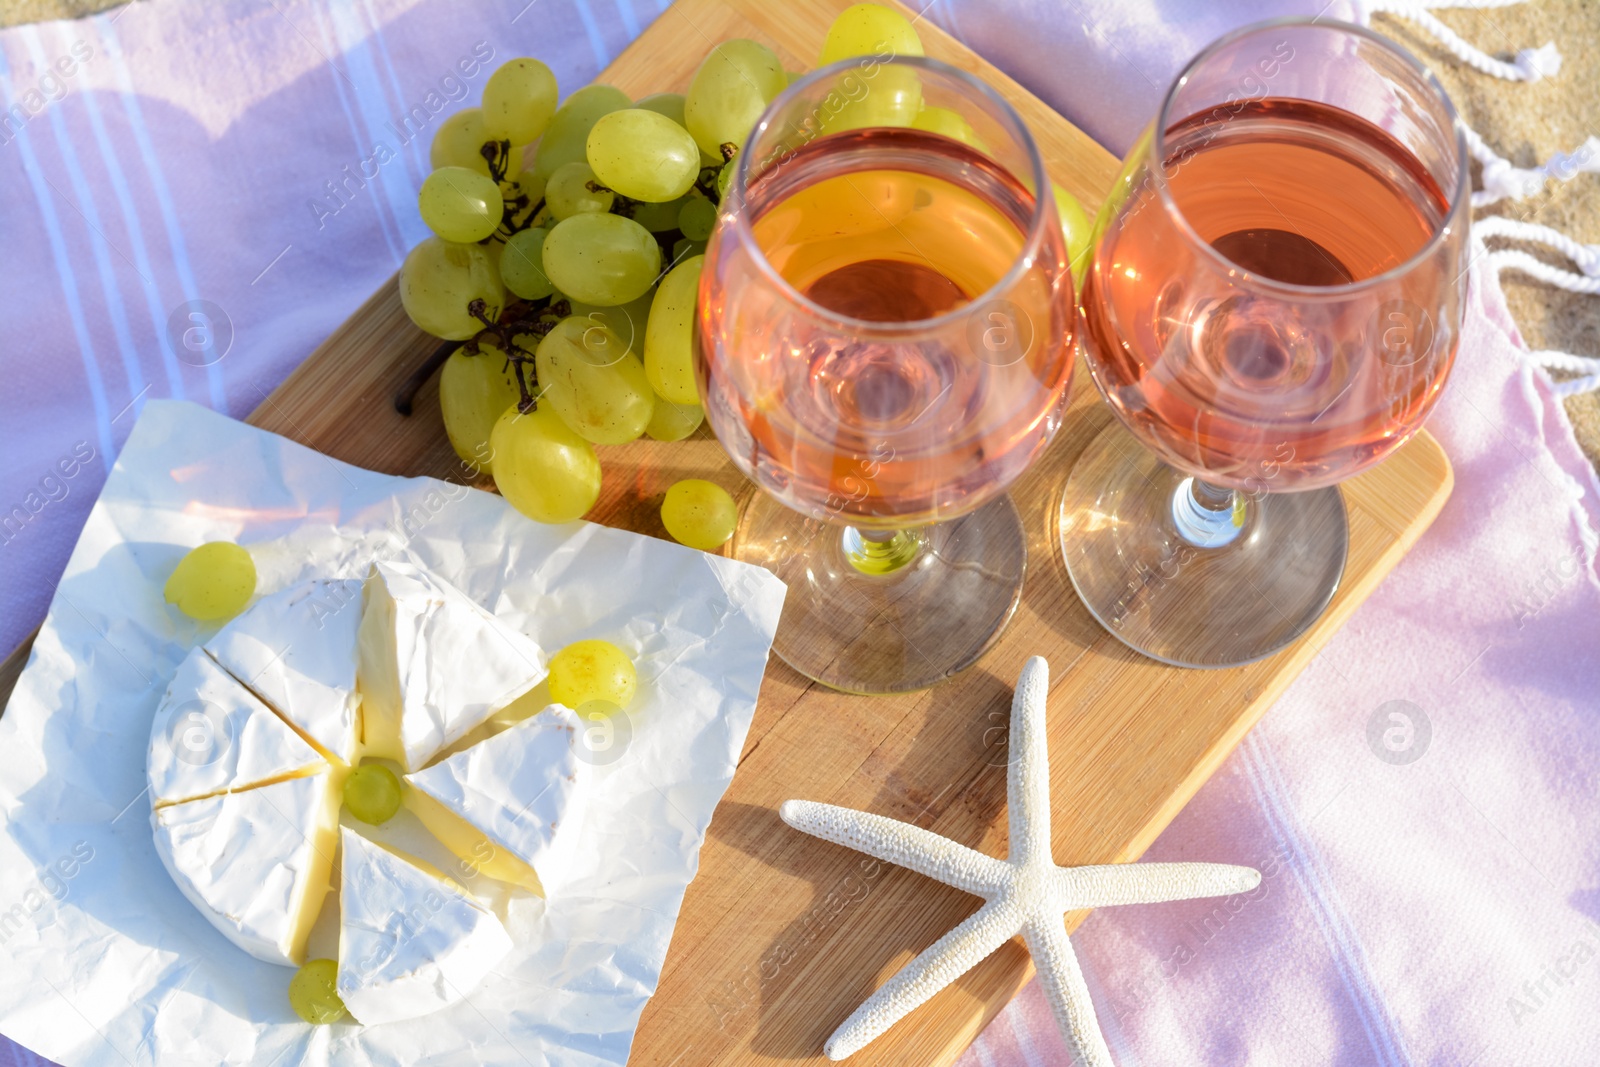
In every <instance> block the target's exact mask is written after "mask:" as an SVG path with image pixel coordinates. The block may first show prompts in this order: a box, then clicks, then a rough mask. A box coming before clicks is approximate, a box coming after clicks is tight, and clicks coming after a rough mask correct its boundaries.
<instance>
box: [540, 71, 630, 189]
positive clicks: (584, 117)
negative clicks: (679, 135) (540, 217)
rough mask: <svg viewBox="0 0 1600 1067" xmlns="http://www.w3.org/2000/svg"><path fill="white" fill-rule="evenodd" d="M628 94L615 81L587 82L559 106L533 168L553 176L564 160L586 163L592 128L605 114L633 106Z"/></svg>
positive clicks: (541, 139)
mask: <svg viewBox="0 0 1600 1067" xmlns="http://www.w3.org/2000/svg"><path fill="white" fill-rule="evenodd" d="M632 106H633V101H632V100H629V99H628V94H627V93H625V92H623V91H622V90H621V89H618V88H616V87H614V86H611V85H586V86H584V87H583V88H582V89H579V90H578V91H577V92H575V93H573V94H572V95H571V96H569V97H567V99H566V101H565V102H564V103H563V104H562V105H561V106H560V107H559V108H557V109H556V113H555V117H553V118H552V119H551V120H550V126H549V128H548V129H546V130H545V131H544V136H543V137H541V138H540V139H539V154H538V155H537V156H535V157H534V161H533V169H534V172H535V173H537V174H542V175H544V176H545V177H547V178H548V177H549V176H550V175H552V174H554V173H555V171H556V168H557V167H559V166H561V165H562V164H563V163H582V162H584V161H585V160H586V159H587V157H588V144H589V131H590V130H591V129H593V128H594V124H595V123H596V122H598V121H600V117H601V116H602V115H609V114H611V112H613V111H621V110H622V109H623V108H625V107H632Z"/></svg>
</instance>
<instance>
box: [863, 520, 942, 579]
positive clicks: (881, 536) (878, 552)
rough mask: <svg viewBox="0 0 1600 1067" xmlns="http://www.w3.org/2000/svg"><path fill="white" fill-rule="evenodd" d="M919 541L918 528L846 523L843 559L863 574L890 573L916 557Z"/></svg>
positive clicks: (919, 547)
mask: <svg viewBox="0 0 1600 1067" xmlns="http://www.w3.org/2000/svg"><path fill="white" fill-rule="evenodd" d="M922 541H923V538H922V531H920V530H860V529H857V528H856V527H854V526H848V527H846V528H845V531H844V558H845V559H847V560H849V561H850V566H852V567H854V568H855V569H856V570H858V571H860V572H861V573H862V574H892V573H894V572H895V571H897V570H899V569H900V568H901V567H904V566H905V565H906V564H908V563H910V562H911V561H912V560H914V559H916V558H917V554H918V553H919V552H921V551H922Z"/></svg>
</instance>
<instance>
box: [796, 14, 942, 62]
mask: <svg viewBox="0 0 1600 1067" xmlns="http://www.w3.org/2000/svg"><path fill="white" fill-rule="evenodd" d="M920 55H922V38H920V37H918V36H917V28H916V27H915V26H913V25H912V24H911V20H910V19H908V18H906V17H905V16H904V15H902V14H901V13H900V12H898V11H896V10H895V9H894V8H892V7H886V6H884V5H883V4H856V5H854V6H852V7H847V8H845V9H844V10H843V11H841V12H839V17H838V18H836V19H834V20H833V24H832V25H830V26H829V27H828V36H827V37H826V38H825V39H824V40H823V42H822V52H821V54H820V55H818V56H817V66H819V67H825V66H827V65H828V64H829V63H837V62H838V61H839V60H841V59H849V58H850V57H851V56H920Z"/></svg>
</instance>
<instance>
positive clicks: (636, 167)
mask: <svg viewBox="0 0 1600 1067" xmlns="http://www.w3.org/2000/svg"><path fill="white" fill-rule="evenodd" d="M587 152H588V158H589V166H591V167H593V168H594V172H595V174H597V175H598V176H599V178H600V181H601V182H603V183H605V184H606V185H607V186H609V187H610V188H612V189H615V190H616V191H617V192H619V193H621V194H622V195H623V196H626V197H628V198H629V199H632V200H644V201H648V202H650V203H657V204H659V203H662V202H664V201H667V200H676V199H678V197H680V196H682V195H683V194H684V193H687V192H688V191H689V188H690V186H692V185H694V180H695V177H696V176H697V175H698V174H699V173H700V149H699V147H698V146H697V145H696V144H695V142H694V138H693V137H690V136H689V131H688V130H686V129H684V128H683V127H682V126H680V125H678V124H677V123H676V122H673V121H672V120H671V119H669V118H667V117H666V116H665V115H658V114H656V113H655V112H654V111H646V110H645V109H643V108H637V107H634V108H624V109H623V110H621V111H613V112H611V113H610V114H609V115H602V116H601V117H600V120H599V121H598V122H596V123H595V124H594V128H593V129H591V130H590V131H589V139H588V142H587Z"/></svg>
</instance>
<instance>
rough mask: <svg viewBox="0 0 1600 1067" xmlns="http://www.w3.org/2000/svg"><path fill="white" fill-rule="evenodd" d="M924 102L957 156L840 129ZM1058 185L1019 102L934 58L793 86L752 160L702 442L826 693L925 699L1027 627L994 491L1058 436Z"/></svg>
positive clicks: (1009, 518) (707, 275)
mask: <svg viewBox="0 0 1600 1067" xmlns="http://www.w3.org/2000/svg"><path fill="white" fill-rule="evenodd" d="M908 85H910V86H912V87H913V88H915V89H917V90H918V92H919V93H920V97H921V100H922V104H923V106H924V107H925V108H930V109H939V113H940V114H946V115H955V116H958V117H959V122H960V125H959V126H957V127H955V129H956V132H957V133H958V134H959V136H956V137H952V136H948V135H946V134H944V133H939V132H934V131H933V130H929V129H918V128H914V127H906V126H872V125H866V126H860V125H857V124H856V123H854V122H842V121H838V120H836V119H834V118H833V116H834V114H835V113H836V110H837V107H838V105H839V103H840V102H841V101H845V102H848V103H850V104H852V105H854V107H855V108H856V109H857V110H859V109H860V108H862V107H865V106H866V105H869V104H870V103H871V101H872V100H873V96H872V93H873V91H874V89H875V88H881V87H887V90H888V91H886V92H885V95H886V96H888V97H891V98H893V99H894V100H900V99H902V98H904V96H905V94H906V92H907V91H908V89H907V86H908ZM844 113H845V114H850V111H849V110H845V112H844ZM946 128H947V129H949V128H950V127H949V126H948V125H947V126H946ZM1049 189H1050V181H1049V177H1048V175H1047V174H1046V172H1045V170H1044V166H1043V162H1042V160H1041V159H1040V157H1039V153H1038V150H1037V147H1036V146H1035V145H1034V143H1033V140H1032V137H1031V135H1030V134H1029V133H1028V131H1027V129H1026V127H1025V126H1024V125H1023V123H1022V121H1021V119H1020V118H1019V117H1018V116H1017V115H1016V113H1015V112H1014V111H1013V110H1012V109H1011V107H1010V105H1009V104H1007V103H1006V102H1005V101H1004V99H1003V98H1001V97H1000V96H999V95H998V94H997V93H995V92H994V91H993V90H992V89H990V88H989V87H988V86H986V85H984V84H982V83H981V82H979V81H977V80H976V79H974V78H972V77H971V76H970V75H967V74H965V73H964V72H961V71H959V70H956V69H955V68H952V67H948V66H946V65H944V64H942V63H939V62H937V61H934V60H930V59H925V58H922V57H903V56H896V57H893V58H892V59H887V60H880V59H878V58H876V57H868V58H867V59H864V60H859V61H858V60H849V61H846V62H844V63H841V64H836V65H834V66H833V67H828V68H824V69H823V70H821V71H818V72H816V73H814V74H812V75H810V76H808V77H806V78H804V79H801V80H800V81H798V82H796V83H795V84H794V85H792V86H790V87H789V89H788V90H787V91H786V92H785V93H784V94H783V95H782V96H780V97H779V98H778V99H777V100H775V101H774V102H773V104H772V105H771V107H770V108H769V109H768V111H767V113H766V114H765V115H764V116H763V117H762V120H761V121H760V123H759V124H758V125H757V127H756V129H755V131H754V132H753V133H752V134H751V136H750V139H749V140H748V141H747V143H746V144H745V146H744V147H743V149H742V151H741V152H740V160H739V163H738V166H737V170H736V173H735V176H734V178H733V180H732V182H731V183H730V186H729V188H728V192H727V194H726V196H725V199H724V202H723V208H722V210H721V212H720V215H719V220H718V225H717V228H716V230H715V231H714V232H713V234H712V237H711V240H710V243H709V245H708V247H707V250H706V262H705V264H704V267H703V269H702V272H701V283H700V284H701V290H700V305H699V311H698V317H697V323H696V327H697V361H696V371H697V374H698V378H699V385H700V392H701V397H702V401H703V403H704V406H705V410H706V417H707V421H708V422H709V423H710V424H711V427H712V429H713V430H714V431H715V432H716V434H717V437H718V439H719V440H720V441H721V443H722V445H723V447H724V448H725V449H726V451H727V452H728V454H729V456H730V457H731V458H732V459H733V462H734V463H735V465H736V466H738V467H739V469H740V470H741V471H743V472H744V473H745V474H746V475H747V476H749V477H750V478H751V479H752V480H753V481H754V482H755V483H756V484H757V485H758V486H759V487H760V488H761V489H763V490H764V491H765V493H766V494H768V496H767V497H758V498H757V500H756V501H755V502H754V503H752V505H751V506H750V508H749V509H748V511H747V514H746V516H745V518H744V521H743V523H742V524H741V527H740V530H739V532H738V533H737V534H736V536H735V554H736V555H739V556H740V557H741V558H745V559H749V560H751V561H754V562H758V563H761V564H762V565H764V566H768V567H769V568H771V569H773V570H775V571H777V572H778V573H779V574H780V576H781V577H783V578H784V579H785V580H786V581H787V582H788V583H789V585H790V595H789V599H788V602H787V605H786V609H785V615H784V619H783V621H782V623H781V624H780V627H779V633H778V638H777V642H776V645H775V647H776V649H777V651H778V654H779V655H780V656H782V657H783V658H784V659H785V660H787V661H788V662H790V663H791V664H792V665H794V666H795V667H796V668H797V669H799V670H801V672H802V673H805V674H807V675H808V676H810V677H812V678H817V679H818V680H821V681H824V682H825V683H826V684H829V685H832V686H835V687H837V688H844V689H849V690H853V691H863V692H892V691H899V690H903V689H911V688H919V687H921V686H924V685H928V684H932V683H933V682H935V681H938V680H940V679H941V678H944V677H947V676H948V675H949V674H952V673H954V672H955V671H957V670H960V669H962V668H964V667H965V666H967V665H969V664H970V663H971V662H972V661H973V660H974V659H976V658H977V656H978V655H981V653H982V651H983V650H984V649H986V648H987V647H989V645H990V644H992V642H993V640H994V638H995V636H997V634H998V632H999V630H1000V629H1001V628H1002V627H1003V626H1004V624H1005V622H1006V621H1007V620H1008V619H1009V618H1010V615H1011V612H1012V610H1013V609H1014V608H1015V605H1016V602H1017V599H1018V597H1019V595H1020V588H1021V580H1022V575H1023V571H1024V568H1025V560H1026V551H1025V538H1024V537H1023V535H1022V531H1021V528H1020V523H1019V521H1018V519H1017V517H1016V513H1015V509H1013V508H1012V507H1011V506H1010V504H1009V502H1008V501H1006V500H1005V498H1004V493H1005V490H1006V488H1007V487H1008V486H1010V485H1011V484H1012V483H1013V482H1014V481H1015V480H1016V478H1017V477H1018V476H1019V475H1021V473H1022V472H1023V471H1024V470H1025V469H1026V468H1027V467H1028V465H1029V464H1030V463H1031V462H1032V461H1033V460H1034V459H1035V458H1036V457H1037V456H1038V455H1039V453H1040V452H1041V450H1042V449H1043V448H1044V447H1045V445H1046V444H1048V443H1049V441H1050V440H1051V438H1052V436H1053V435H1054V433H1055V431H1056V429H1057V427H1058V425H1059V422H1060V413H1061V411H1062V408H1063V405H1064V403H1065V399H1066V392H1067V385H1068V382H1069V380H1070V377H1071V371H1072V365H1073V358H1074V351H1075V344H1074V340H1075V333H1076V326H1077V319H1076V315H1075V312H1074V309H1073V297H1072V283H1071V276H1070V272H1069V270H1068V266H1067V261H1066V249H1065V242H1064V238H1063V235H1062V232H1061V227H1060V223H1059V221H1058V219H1057V216H1056V213H1055V208H1054V204H1053V200H1052V198H1051V196H1050V194H1049ZM1034 190H1043V191H1044V194H1043V195H1041V196H1035V194H1034V192H1033V191H1034ZM952 597H962V598H964V600H965V602H964V603H962V604H959V605H954V606H952V604H951V603H950V601H951V598H952Z"/></svg>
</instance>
